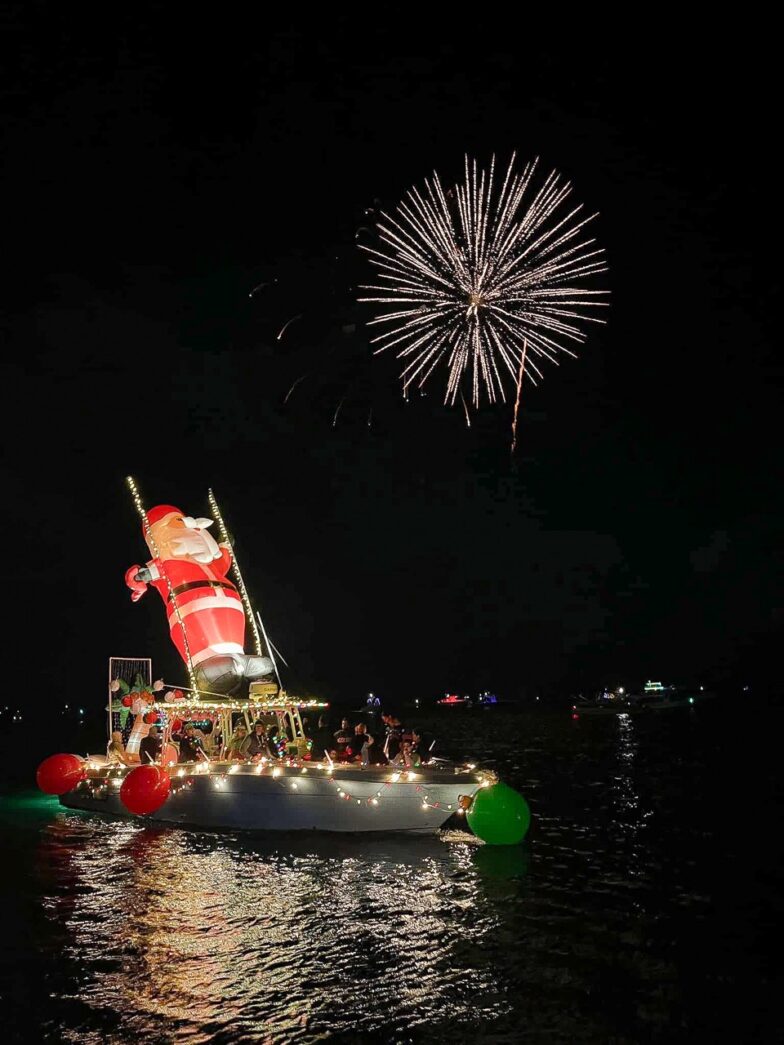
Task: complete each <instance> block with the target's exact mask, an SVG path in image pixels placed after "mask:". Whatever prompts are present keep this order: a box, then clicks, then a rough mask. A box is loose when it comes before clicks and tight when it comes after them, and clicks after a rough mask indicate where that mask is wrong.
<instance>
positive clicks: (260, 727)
mask: <svg viewBox="0 0 784 1045" xmlns="http://www.w3.org/2000/svg"><path fill="white" fill-rule="evenodd" d="M242 754H243V756H244V757H245V758H249V759H251V760H252V761H253V762H258V761H259V759H260V758H269V757H270V749H269V744H268V743H267V727H266V726H265V725H264V723H263V722H262V721H261V720H259V721H258V722H255V723H254V724H253V732H252V733H251V734H250V736H249V737H248V738H247V739H246V740H245V743H244V744H243V745H242Z"/></svg>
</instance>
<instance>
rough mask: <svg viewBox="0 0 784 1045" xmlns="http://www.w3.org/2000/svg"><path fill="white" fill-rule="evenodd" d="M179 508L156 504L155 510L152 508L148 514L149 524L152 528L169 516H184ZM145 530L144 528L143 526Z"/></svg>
mask: <svg viewBox="0 0 784 1045" xmlns="http://www.w3.org/2000/svg"><path fill="white" fill-rule="evenodd" d="M183 514H184V513H183V512H181V511H180V509H179V508H174V507H173V506H172V505H170V504H156V505H155V507H154V508H150V510H149V512H147V522H148V523H149V524H150V526H154V525H155V523H157V522H160V521H161V519H165V518H166V516H167V515H183ZM142 530H144V526H142Z"/></svg>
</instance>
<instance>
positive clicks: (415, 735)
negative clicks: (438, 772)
mask: <svg viewBox="0 0 784 1045" xmlns="http://www.w3.org/2000/svg"><path fill="white" fill-rule="evenodd" d="M435 744H436V742H435V738H434V737H432V736H431V735H430V734H429V733H422V732H421V730H419V729H412V730H411V750H412V751H413V752H415V753H416V754H417V755H419V758H420V759H421V761H422V762H427V761H429V760H430V759H431V758H432V757H433V748H434V747H435Z"/></svg>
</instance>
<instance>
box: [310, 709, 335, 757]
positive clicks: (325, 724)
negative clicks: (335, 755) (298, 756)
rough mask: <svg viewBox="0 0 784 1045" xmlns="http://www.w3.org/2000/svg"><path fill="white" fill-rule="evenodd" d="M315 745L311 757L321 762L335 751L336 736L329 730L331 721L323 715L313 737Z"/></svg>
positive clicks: (311, 750)
mask: <svg viewBox="0 0 784 1045" xmlns="http://www.w3.org/2000/svg"><path fill="white" fill-rule="evenodd" d="M311 740H312V741H313V745H312V747H311V749H310V754H311V757H312V758H314V759H315V760H316V761H317V762H320V761H321V760H322V759H323V758H324V757H325V756H326V755H330V754H331V752H333V751H334V750H335V735H334V733H332V731H331V730H330V728H329V719H328V718H327V716H326V715H322V716H321V717H320V718H319V720H318V728H317V729H316V732H315V733H314V734H313V736H312V737H311Z"/></svg>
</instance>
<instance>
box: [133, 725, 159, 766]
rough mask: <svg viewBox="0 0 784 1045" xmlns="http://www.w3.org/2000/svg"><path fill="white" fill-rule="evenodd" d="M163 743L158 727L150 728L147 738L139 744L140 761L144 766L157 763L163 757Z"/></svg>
mask: <svg viewBox="0 0 784 1045" xmlns="http://www.w3.org/2000/svg"><path fill="white" fill-rule="evenodd" d="M162 747H163V741H162V740H161V738H160V737H159V736H158V727H157V726H150V730H149V732H148V734H147V736H146V737H144V738H143V739H142V741H141V742H140V744H139V761H140V762H141V764H142V765H143V766H148V765H150V764H151V763H156V762H157V761H158V759H159V758H160V757H161V749H162Z"/></svg>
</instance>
